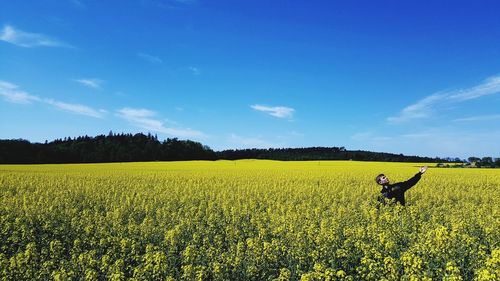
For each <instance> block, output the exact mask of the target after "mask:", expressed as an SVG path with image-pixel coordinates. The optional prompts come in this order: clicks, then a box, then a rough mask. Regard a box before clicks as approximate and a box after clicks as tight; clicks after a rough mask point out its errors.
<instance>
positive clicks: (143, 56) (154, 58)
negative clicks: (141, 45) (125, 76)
mask: <svg viewBox="0 0 500 281" xmlns="http://www.w3.org/2000/svg"><path fill="white" fill-rule="evenodd" d="M137 56H139V57H140V58H141V59H143V60H145V61H147V62H149V63H152V64H162V63H163V60H162V59H161V58H159V57H157V56H153V55H150V54H146V53H138V54H137Z"/></svg>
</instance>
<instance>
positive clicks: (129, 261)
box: [0, 160, 500, 280]
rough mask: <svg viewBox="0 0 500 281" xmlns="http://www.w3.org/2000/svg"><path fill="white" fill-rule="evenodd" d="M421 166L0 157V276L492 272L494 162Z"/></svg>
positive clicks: (498, 187) (493, 275) (498, 223)
mask: <svg viewBox="0 0 500 281" xmlns="http://www.w3.org/2000/svg"><path fill="white" fill-rule="evenodd" d="M420 165H422V164H415V163H370V162H349V161H321V162H318V161H311V162H278V161H265V160H241V161H216V162H204V161H190V162H167V163H165V162H158V163H114V164H81V165H80V164H74V165H0V278H1V279H2V280H36V279H38V280H39V279H42V280H50V279H54V280H82V279H85V280H106V279H110V280H500V243H499V242H500V220H499V209H500V208H499V206H500V170H494V169H438V168H430V169H429V170H428V171H427V173H426V174H424V175H423V177H422V179H421V181H420V182H419V183H418V184H417V185H416V186H415V187H413V188H412V189H411V190H409V191H408V192H407V193H406V201H407V206H406V207H401V206H390V205H387V206H381V207H378V205H377V200H376V198H377V195H378V194H379V191H380V188H379V187H378V186H377V185H376V184H375V181H374V177H375V176H376V175H377V174H379V173H381V172H382V173H385V174H386V175H388V176H389V177H390V178H391V181H393V182H395V181H402V180H406V179H408V178H410V177H411V176H413V175H414V174H415V173H416V172H417V171H418V167H419V166H420Z"/></svg>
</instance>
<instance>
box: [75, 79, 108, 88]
mask: <svg viewBox="0 0 500 281" xmlns="http://www.w3.org/2000/svg"><path fill="white" fill-rule="evenodd" d="M73 81H75V82H78V83H80V84H82V85H83V86H86V87H89V88H92V89H96V90H99V89H101V86H102V83H103V82H104V81H103V80H101V79H96V78H80V79H73Z"/></svg>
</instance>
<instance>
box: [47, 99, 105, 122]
mask: <svg viewBox="0 0 500 281" xmlns="http://www.w3.org/2000/svg"><path fill="white" fill-rule="evenodd" d="M43 102H44V103H46V104H49V105H52V106H53V107H55V108H58V109H61V110H63V111H67V112H70V113H74V114H79V115H85V116H89V117H94V118H103V117H104V116H103V113H105V110H99V111H98V110H95V109H93V108H91V107H88V106H86V105H83V104H75V103H66V102H61V101H57V100H53V99H43Z"/></svg>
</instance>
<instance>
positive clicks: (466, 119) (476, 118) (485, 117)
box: [453, 114, 500, 122]
mask: <svg viewBox="0 0 500 281" xmlns="http://www.w3.org/2000/svg"><path fill="white" fill-rule="evenodd" d="M499 119H500V114H493V115H479V116H471V117H464V118H457V119H455V120H453V121H455V122H473V121H489V120H499Z"/></svg>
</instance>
